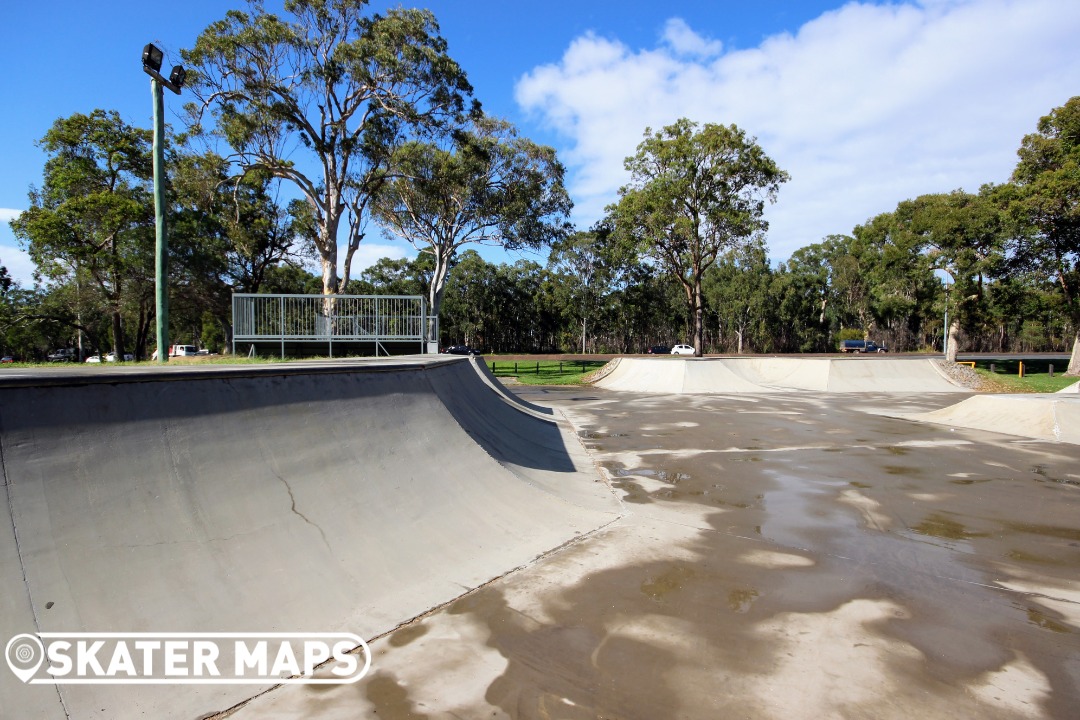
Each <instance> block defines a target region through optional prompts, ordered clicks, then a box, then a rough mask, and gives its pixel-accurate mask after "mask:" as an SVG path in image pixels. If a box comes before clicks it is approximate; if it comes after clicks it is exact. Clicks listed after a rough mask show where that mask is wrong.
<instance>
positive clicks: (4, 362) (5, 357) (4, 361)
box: [0, 355, 15, 365]
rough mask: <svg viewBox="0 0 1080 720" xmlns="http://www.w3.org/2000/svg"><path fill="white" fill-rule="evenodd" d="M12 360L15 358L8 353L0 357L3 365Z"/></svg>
mask: <svg viewBox="0 0 1080 720" xmlns="http://www.w3.org/2000/svg"><path fill="white" fill-rule="evenodd" d="M13 362H15V358H13V357H11V356H10V355H5V356H4V357H0V363H3V364H4V365H6V364H8V363H13Z"/></svg>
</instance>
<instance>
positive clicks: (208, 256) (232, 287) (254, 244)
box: [169, 152, 310, 346]
mask: <svg viewBox="0 0 1080 720" xmlns="http://www.w3.org/2000/svg"><path fill="white" fill-rule="evenodd" d="M171 166H172V167H171V177H172V183H171V185H170V189H171V190H172V193H171V199H172V213H171V217H170V232H169V235H170V237H169V252H170V255H171V257H172V260H173V261H172V262H170V264H169V274H170V277H169V286H170V289H171V294H172V300H171V305H172V312H171V313H170V316H171V320H172V322H173V323H175V324H178V325H180V326H181V327H191V326H193V325H195V324H199V325H202V324H203V316H204V315H205V314H206V313H210V315H211V317H212V318H213V320H214V321H215V322H216V323H217V325H218V326H219V328H220V334H221V335H222V344H223V345H224V346H230V345H231V342H232V307H231V293H234V292H240V293H256V292H259V290H260V289H261V288H262V286H263V284H264V283H265V281H266V278H267V274H268V273H269V272H270V269H271V268H273V267H275V266H277V265H279V264H281V263H283V262H296V261H297V260H299V257H298V251H299V249H300V247H299V246H301V244H302V241H301V240H299V239H298V237H299V236H300V235H301V233H302V232H304V231H305V230H307V229H308V228H309V227H310V217H309V214H308V212H307V211H308V206H307V205H306V204H305V203H302V202H300V201H293V202H292V203H290V206H289V208H288V209H287V210H286V209H283V208H282V207H281V205H280V204H279V203H278V199H277V194H276V192H275V190H276V189H277V185H278V183H279V181H277V180H275V179H274V178H272V177H270V175H269V174H268V173H266V172H265V171H252V172H249V173H247V174H245V175H242V176H239V177H230V176H229V174H228V171H229V168H228V163H227V162H226V160H225V159H224V158H222V157H220V156H218V155H216V154H215V153H212V152H207V153H204V154H201V155H194V154H184V155H179V156H177V157H175V158H173V162H172V163H171ZM199 334H202V333H199ZM215 334H217V333H216V332H215Z"/></svg>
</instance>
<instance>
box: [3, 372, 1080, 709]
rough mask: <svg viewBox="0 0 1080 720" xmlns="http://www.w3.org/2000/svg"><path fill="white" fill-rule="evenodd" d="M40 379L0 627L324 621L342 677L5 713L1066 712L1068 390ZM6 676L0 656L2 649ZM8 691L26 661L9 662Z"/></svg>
mask: <svg viewBox="0 0 1080 720" xmlns="http://www.w3.org/2000/svg"><path fill="white" fill-rule="evenodd" d="M49 370H51V369H43V370H40V371H23V372H22V373H21V374H19V375H14V374H5V375H4V376H3V380H2V382H0V451H2V463H3V464H2V469H3V477H4V490H5V501H6V505H7V511H8V512H7V519H6V520H5V521H4V523H3V528H0V573H2V575H0V577H2V578H3V581H4V588H5V591H4V592H3V593H2V594H0V639H2V640H3V641H4V642H7V639H8V638H12V637H14V636H16V635H19V634H24V633H49V632H55V633H59V632H68V633H77V632H87V633H90V632H99V633H106V632H112V633H118V632H127V633H152V632H157V633H168V632H176V633H181V632H191V633H214V632H219V633H241V632H252V633H255V632H271V631H273V632H338V631H345V632H350V633H355V634H357V635H359V636H361V637H363V638H365V639H366V640H367V641H368V645H369V648H370V661H371V665H370V670H369V671H368V673H367V674H366V675H365V676H364V677H363V678H362V679H361V680H359V681H358V682H356V683H353V684H344V685H304V684H283V685H276V684H274V683H267V684H265V685H261V686H254V685H238V684H216V685H209V684H208V685H191V684H137V685H136V684H111V685H84V684H48V683H43V684H28V683H25V682H23V681H22V680H20V678H18V677H16V675H15V674H13V673H12V672H9V671H8V670H7V669H0V716H2V717H3V718H66V717H71V718H142V717H162V718H164V717H168V718H206V717H237V718H316V717H317V718H357V717H371V718H481V717H484V718H571V719H576V718H582V719H584V718H600V717H603V718H642V719H655V718H676V717H678V718H726V717H732V718H735V717H738V718H755V719H757V718H770V719H771V718H830V717H836V718H839V717H844V718H910V717H932V718H957V717H979V718H1074V717H1076V713H1077V708H1078V707H1080V395H1078V394H1077V393H1076V392H1075V390H1076V386H1075V385H1074V386H1073V387H1072V388H1070V389H1071V390H1073V392H1064V393H1060V394H1054V395H1048V396H999V395H995V396H991V395H979V394H975V393H972V392H971V391H970V390H967V389H965V388H962V387H958V386H956V385H954V384H953V383H952V381H951V380H950V379H949V377H948V375H947V374H946V373H944V372H942V371H941V369H940V366H939V365H938V364H937V363H936V361H933V360H929V359H925V358H894V357H887V358H877V357H857V358H783V357H781V358H764V357H761V358H705V359H682V358H656V359H645V358H632V357H628V358H622V359H620V360H618V361H617V362H613V363H611V364H609V366H608V367H607V368H605V371H604V372H603V373H602V375H603V376H602V377H599V379H597V380H596V382H595V383H594V384H593V385H591V386H575V387H526V386H514V387H512V388H510V389H507V388H505V387H503V386H502V385H501V384H500V383H499V381H498V380H496V379H495V378H493V377H492V376H491V375H490V373H488V372H487V369H486V366H485V365H484V364H483V362H482V361H480V360H476V359H472V358H445V357H442V358H435V357H431V356H426V357H421V356H418V357H411V358H394V359H383V360H369V361H360V360H353V361H350V360H335V361H318V362H315V361H312V362H303V363H291V364H280V365H256V366H214V367H205V368H192V367H164V368H149V369H147V368H145V367H138V366H135V367H119V368H104V367H103V368H92V369H91V368H79V369H77V370H76V369H71V370H66V369H57V370H55V371H49ZM9 664H10V661H9ZM35 677H37V676H35Z"/></svg>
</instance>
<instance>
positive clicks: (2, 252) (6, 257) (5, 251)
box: [0, 244, 35, 287]
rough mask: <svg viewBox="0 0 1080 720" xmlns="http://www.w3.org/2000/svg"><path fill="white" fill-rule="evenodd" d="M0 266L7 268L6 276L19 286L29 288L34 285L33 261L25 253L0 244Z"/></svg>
mask: <svg viewBox="0 0 1080 720" xmlns="http://www.w3.org/2000/svg"><path fill="white" fill-rule="evenodd" d="M0 265H3V266H4V267H6V268H7V271H8V275H10V276H11V279H12V280H14V281H15V282H17V283H18V284H19V285H22V286H23V287H30V286H32V285H33V284H34V270H35V267H34V261H33V260H31V259H30V256H29V255H27V254H26V252H25V251H23V250H20V249H19V248H17V247H14V246H12V245H4V244H0Z"/></svg>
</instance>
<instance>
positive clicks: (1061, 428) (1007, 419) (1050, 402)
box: [893, 393, 1080, 445]
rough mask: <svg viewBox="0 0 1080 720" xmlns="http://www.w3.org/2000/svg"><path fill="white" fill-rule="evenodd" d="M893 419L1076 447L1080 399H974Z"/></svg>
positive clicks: (1053, 396)
mask: <svg viewBox="0 0 1080 720" xmlns="http://www.w3.org/2000/svg"><path fill="white" fill-rule="evenodd" d="M893 417H899V418H903V419H905V420H913V421H916V422H925V423H933V424H935V425H942V426H947V427H950V428H967V429H971V430H985V431H988V432H995V433H1001V434H1003V435H1016V436H1018V437H1025V438H1032V439H1035V440H1048V441H1051V442H1064V443H1071V444H1074V445H1080V396H1078V395H1077V394H1076V393H1071V394H1064V395H1063V394H1060V393H1050V394H1048V395H1035V394H1031V395H975V396H974V397H970V398H967V399H966V400H962V401H960V402H959V403H957V404H955V405H950V406H949V407H945V408H941V409H940V410H934V411H932V412H925V413H911V414H896V415H894V416H893Z"/></svg>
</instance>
